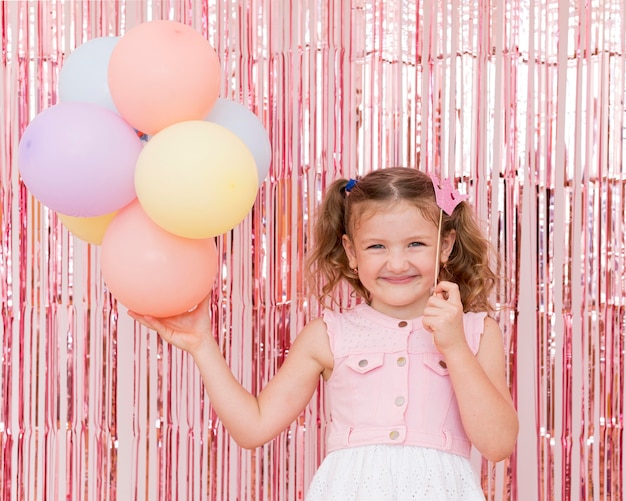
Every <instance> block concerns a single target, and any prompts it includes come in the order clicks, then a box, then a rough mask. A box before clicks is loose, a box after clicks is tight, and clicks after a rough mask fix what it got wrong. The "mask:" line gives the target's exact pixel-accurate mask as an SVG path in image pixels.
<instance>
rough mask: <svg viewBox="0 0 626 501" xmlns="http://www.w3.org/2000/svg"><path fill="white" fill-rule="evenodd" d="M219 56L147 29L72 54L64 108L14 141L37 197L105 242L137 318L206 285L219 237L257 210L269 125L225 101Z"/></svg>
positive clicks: (186, 34) (189, 39)
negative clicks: (221, 84) (254, 208)
mask: <svg viewBox="0 0 626 501" xmlns="http://www.w3.org/2000/svg"><path fill="white" fill-rule="evenodd" d="M219 85H220V67H219V59H218V57H217V54H216V52H215V50H214V49H213V47H211V45H210V44H209V43H208V41H207V40H206V39H205V38H204V37H203V36H202V35H201V34H200V33H198V32H196V31H195V30H194V29H192V28H191V27H189V26H186V25H184V24H181V23H178V22H174V21H150V22H146V23H142V24H140V25H138V26H136V27H134V28H132V29H130V30H129V31H127V32H126V33H125V34H124V35H123V36H121V37H101V38H95V39H92V40H89V41H87V42H86V43H85V44H83V45H80V46H79V47H77V48H76V50H74V51H73V52H72V53H71V54H70V55H69V56H68V57H67V59H66V61H65V62H64V64H63V66H62V68H61V70H60V74H59V98H60V101H59V103H57V104H55V105H53V106H51V107H49V108H47V109H45V110H43V111H42V112H41V113H39V114H38V115H37V116H36V117H35V118H34V119H33V120H32V121H31V122H30V123H29V125H28V126H27V127H26V129H25V131H24V134H23V135H22V138H21V140H20V145H19V151H18V166H19V170H20V174H21V177H22V180H23V182H24V184H25V185H26V187H27V188H28V189H29V190H30V192H31V193H32V195H33V196H34V197H35V198H37V199H38V200H39V201H40V202H41V203H42V204H43V205H45V206H46V207H48V208H49V209H51V210H53V211H55V212H56V213H57V214H58V216H59V219H60V220H61V221H62V223H63V224H64V225H65V226H66V227H67V228H68V230H69V231H70V232H71V233H72V234H74V236H76V237H77V238H80V239H82V240H85V241H87V242H88V243H91V244H95V245H100V246H101V260H102V263H101V265H102V275H103V279H104V282H105V284H106V286H107V288H108V290H109V291H110V292H111V294H112V295H113V296H114V297H115V298H116V299H117V300H118V301H119V302H120V303H121V304H123V305H124V306H126V307H127V308H128V309H131V310H133V311H136V312H137V313H141V314H146V315H152V316H157V317H166V316H170V315H176V314H178V313H182V312H184V311H187V310H188V309H190V308H192V307H193V306H195V305H196V304H197V303H198V302H199V301H200V300H202V298H204V297H205V296H206V295H207V294H208V293H209V292H210V291H211V289H212V287H213V283H214V280H215V277H216V275H217V268H218V258H217V247H216V243H215V237H216V236H218V235H220V234H223V233H225V232H227V231H229V230H231V229H232V228H234V227H235V226H237V225H238V224H239V223H240V222H241V221H242V220H243V219H244V218H245V217H246V216H247V214H248V213H249V212H250V210H251V208H252V206H253V204H254V201H255V200H256V195H257V191H258V188H259V186H260V185H261V184H262V182H263V181H264V179H265V177H266V176H267V174H268V171H269V166H270V163H271V146H270V142H269V137H268V134H267V131H266V130H265V128H264V126H263V124H262V122H261V121H260V120H259V119H258V118H257V117H256V115H254V113H252V112H251V111H250V110H248V109H247V108H245V107H244V106H243V105H241V104H238V103H236V102H234V101H231V100H228V99H223V98H219V97H218V94H219Z"/></svg>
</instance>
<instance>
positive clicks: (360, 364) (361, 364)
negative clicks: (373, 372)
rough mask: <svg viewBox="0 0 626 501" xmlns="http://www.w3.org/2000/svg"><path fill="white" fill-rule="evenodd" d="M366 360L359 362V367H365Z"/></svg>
mask: <svg viewBox="0 0 626 501" xmlns="http://www.w3.org/2000/svg"><path fill="white" fill-rule="evenodd" d="M367 363H368V362H367V360H365V359H363V360H359V367H367Z"/></svg>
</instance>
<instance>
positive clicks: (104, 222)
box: [57, 211, 117, 245]
mask: <svg viewBox="0 0 626 501" xmlns="http://www.w3.org/2000/svg"><path fill="white" fill-rule="evenodd" d="M115 214H117V211H115V212H111V213H110V214H104V215H102V216H94V217H76V216H66V215H65V214H59V213H57V216H59V219H60V220H61V222H62V223H63V225H64V226H65V227H66V228H67V229H68V230H70V232H71V233H72V235H74V236H75V237H77V238H79V239H80V240H84V241H85V242H88V243H90V244H94V245H100V244H101V243H102V238H103V237H104V232H105V231H106V229H107V227H108V226H109V223H110V222H111V220H112V219H113V217H114V216H115Z"/></svg>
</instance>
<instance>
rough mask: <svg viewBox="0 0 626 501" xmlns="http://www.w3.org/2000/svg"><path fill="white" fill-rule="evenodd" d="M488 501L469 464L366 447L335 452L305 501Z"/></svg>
mask: <svg viewBox="0 0 626 501" xmlns="http://www.w3.org/2000/svg"><path fill="white" fill-rule="evenodd" d="M413 499H418V500H423V501H485V496H484V494H483V492H482V489H481V487H480V484H479V482H478V478H477V476H476V474H475V472H474V470H473V468H472V465H471V463H470V461H469V460H468V459H466V458H464V457H462V456H459V455H456V454H450V453H447V452H443V451H440V450H437V449H429V448H425V447H415V446H404V445H366V446H362V447H349V448H346V449H340V450H337V451H334V452H331V453H330V454H329V455H328V456H327V457H326V458H325V459H324V461H323V462H322V464H321V465H320V467H319V469H318V471H317V473H316V474H315V476H314V478H313V481H312V482H311V485H310V486H309V490H308V492H307V495H306V501H333V500H337V501H405V500H413Z"/></svg>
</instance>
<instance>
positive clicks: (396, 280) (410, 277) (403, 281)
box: [381, 275, 416, 284]
mask: <svg viewBox="0 0 626 501" xmlns="http://www.w3.org/2000/svg"><path fill="white" fill-rule="evenodd" d="M415 277H416V276H415V275H404V276H401V277H381V279H382V280H384V281H385V282H387V283H390V284H406V283H409V282H412V281H413V280H415Z"/></svg>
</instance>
